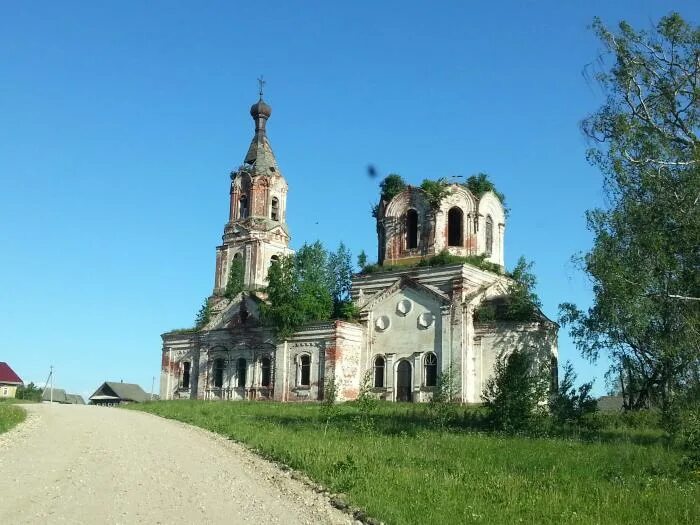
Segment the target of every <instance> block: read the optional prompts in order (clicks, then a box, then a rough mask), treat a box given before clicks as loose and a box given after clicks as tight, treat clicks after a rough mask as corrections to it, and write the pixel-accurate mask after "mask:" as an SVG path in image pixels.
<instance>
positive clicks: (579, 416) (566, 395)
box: [549, 361, 598, 423]
mask: <svg viewBox="0 0 700 525" xmlns="http://www.w3.org/2000/svg"><path fill="white" fill-rule="evenodd" d="M574 381H576V373H575V372H574V367H573V365H572V364H571V363H570V362H569V361H567V362H566V364H565V365H564V377H563V378H562V379H561V381H560V382H559V386H558V388H557V390H556V391H555V392H553V393H552V395H551V396H550V399H549V412H550V414H551V415H552V417H553V418H554V419H555V421H557V422H558V423H581V422H582V420H583V417H584V416H585V415H586V414H590V413H593V412H595V411H596V409H597V405H598V402H597V401H596V400H595V399H593V398H592V397H591V395H590V392H591V388H593V383H592V382H589V383H583V384H582V385H581V386H580V387H579V388H578V389H577V388H576V387H574Z"/></svg>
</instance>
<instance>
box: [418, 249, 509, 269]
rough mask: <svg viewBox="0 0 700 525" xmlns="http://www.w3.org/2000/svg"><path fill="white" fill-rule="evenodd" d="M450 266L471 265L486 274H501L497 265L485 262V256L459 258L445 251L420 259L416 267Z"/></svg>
mask: <svg viewBox="0 0 700 525" xmlns="http://www.w3.org/2000/svg"><path fill="white" fill-rule="evenodd" d="M450 264H471V265H472V266H476V267H477V268H480V269H481V270H485V271H487V272H493V273H499V274H500V273H503V270H502V269H501V267H500V266H499V265H498V264H494V263H492V262H489V261H487V260H486V255H485V254H482V255H467V256H460V255H452V254H451V253H450V252H448V251H447V250H442V251H441V252H440V253H438V254H437V255H433V256H432V257H427V258H425V259H421V260H420V262H419V263H418V264H417V265H416V266H418V267H419V268H420V267H426V266H428V267H432V266H447V265H450Z"/></svg>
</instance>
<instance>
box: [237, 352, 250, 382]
mask: <svg viewBox="0 0 700 525" xmlns="http://www.w3.org/2000/svg"><path fill="white" fill-rule="evenodd" d="M247 376H248V361H247V360H246V359H245V357H239V358H238V359H236V387H238V388H245V383H246V378H247Z"/></svg>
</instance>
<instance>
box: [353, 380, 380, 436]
mask: <svg viewBox="0 0 700 525" xmlns="http://www.w3.org/2000/svg"><path fill="white" fill-rule="evenodd" d="M356 403H357V408H358V412H359V413H358V416H357V424H358V427H359V428H360V431H361V432H362V433H363V434H371V433H372V432H374V429H375V427H374V413H375V411H376V410H377V405H378V404H379V401H378V400H377V398H376V396H375V395H374V393H373V392H372V370H367V371H366V372H365V373H364V374H363V375H362V380H361V381H360V392H359V393H358V395H357V401H356Z"/></svg>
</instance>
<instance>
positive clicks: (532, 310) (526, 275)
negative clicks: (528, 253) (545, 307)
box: [506, 256, 542, 320]
mask: <svg viewBox="0 0 700 525" xmlns="http://www.w3.org/2000/svg"><path fill="white" fill-rule="evenodd" d="M532 267H533V263H532V262H527V261H526V260H525V257H522V256H521V257H520V258H519V259H518V263H517V264H516V265H515V268H513V271H512V272H511V274H510V277H511V278H512V279H513V284H511V286H510V289H509V293H508V305H507V308H506V318H507V319H511V320H533V319H536V318H537V314H538V310H539V309H540V308H541V307H542V303H541V302H540V298H539V297H538V296H537V293H536V292H535V287H536V285H537V278H536V277H535V274H534V273H533V272H532Z"/></svg>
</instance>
